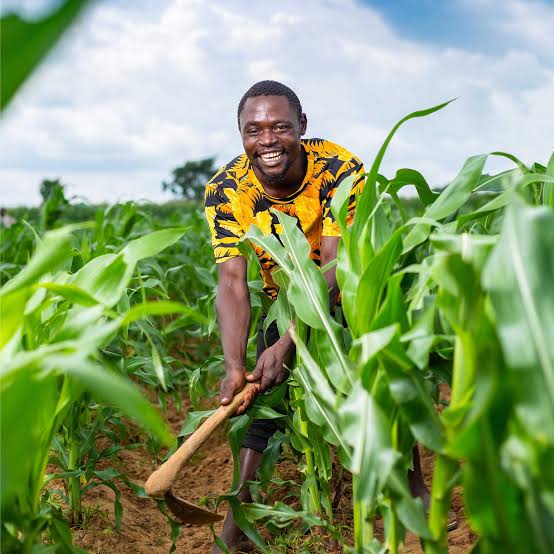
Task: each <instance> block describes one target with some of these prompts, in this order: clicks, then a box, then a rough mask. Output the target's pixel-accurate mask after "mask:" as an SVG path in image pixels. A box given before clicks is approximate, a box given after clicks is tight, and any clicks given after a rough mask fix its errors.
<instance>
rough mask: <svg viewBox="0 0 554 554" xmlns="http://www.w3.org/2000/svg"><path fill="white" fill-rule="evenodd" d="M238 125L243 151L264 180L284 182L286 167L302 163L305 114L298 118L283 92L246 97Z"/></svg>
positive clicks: (277, 183)
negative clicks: (273, 94) (280, 94)
mask: <svg viewBox="0 0 554 554" xmlns="http://www.w3.org/2000/svg"><path fill="white" fill-rule="evenodd" d="M239 126H240V134H241V137H242V144H243V145H244V151H245V152H246V155H247V156H248V159H249V160H250V162H251V163H252V165H253V166H254V168H255V169H257V170H258V172H259V173H261V175H262V176H263V178H264V180H265V181H266V183H267V184H270V185H279V184H281V183H284V182H285V180H286V176H287V172H288V171H289V169H290V168H291V167H293V166H300V165H301V164H302V163H303V161H302V145H301V143H300V137H301V136H302V135H303V134H304V133H305V132H306V115H305V114H302V116H301V117H300V119H299V118H298V115H297V113H296V111H295V110H294V108H293V107H292V106H291V105H290V104H289V101H288V99H287V97H286V96H255V97H253V98H248V100H246V102H245V103H244V108H243V110H242V112H241V114H240V118H239Z"/></svg>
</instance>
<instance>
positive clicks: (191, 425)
mask: <svg viewBox="0 0 554 554" xmlns="http://www.w3.org/2000/svg"><path fill="white" fill-rule="evenodd" d="M216 410H217V408H214V409H213V410H199V411H197V412H188V413H187V417H186V418H185V421H184V422H183V425H182V427H181V430H180V431H179V436H180V437H185V436H186V435H190V434H191V433H194V431H196V429H198V427H200V424H201V423H202V420H203V419H204V418H206V417H210V416H211V415H212V414H213V413H215V411H216Z"/></svg>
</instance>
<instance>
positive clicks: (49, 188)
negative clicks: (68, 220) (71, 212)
mask: <svg viewBox="0 0 554 554" xmlns="http://www.w3.org/2000/svg"><path fill="white" fill-rule="evenodd" d="M39 190H40V195H41V196H42V205H41V207H40V225H41V228H42V229H43V230H44V231H46V230H47V229H51V228H52V227H54V225H55V223H56V221H58V219H59V218H60V216H61V215H62V213H63V210H64V208H65V206H67V205H68V204H69V202H68V201H67V198H66V197H65V191H64V185H63V184H62V183H61V181H60V180H59V179H52V180H51V179H44V180H43V181H42V182H41V183H40V189H39Z"/></svg>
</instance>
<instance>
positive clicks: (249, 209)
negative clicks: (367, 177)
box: [205, 139, 364, 298]
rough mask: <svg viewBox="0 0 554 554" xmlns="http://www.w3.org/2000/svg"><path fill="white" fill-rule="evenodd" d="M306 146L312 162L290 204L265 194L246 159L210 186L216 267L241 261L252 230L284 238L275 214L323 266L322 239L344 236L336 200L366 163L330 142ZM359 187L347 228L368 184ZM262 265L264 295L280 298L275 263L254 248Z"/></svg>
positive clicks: (219, 174)
mask: <svg viewBox="0 0 554 554" xmlns="http://www.w3.org/2000/svg"><path fill="white" fill-rule="evenodd" d="M302 145H303V147H304V149H305V151H306V154H307V157H308V168H307V170H306V176H305V177H304V181H303V182H302V185H301V186H300V188H299V189H298V190H297V191H296V192H294V193H293V194H291V195H290V196H288V197H286V198H275V197H273V196H270V195H269V194H267V193H266V192H265V190H264V189H263V187H262V185H261V183H260V182H259V181H258V178H257V177H256V175H255V174H254V170H253V168H252V165H251V164H250V162H249V160H248V158H247V157H246V154H242V155H241V156H238V157H236V158H235V159H234V160H232V161H231V162H229V163H228V164H227V165H225V166H223V167H222V168H221V169H220V170H219V171H218V172H217V173H216V174H215V175H214V176H213V177H212V179H211V180H210V181H209V182H208V184H207V185H206V196H205V211H206V218H207V220H208V224H209V226H210V231H211V235H212V245H213V248H214V254H215V261H216V263H223V262H225V261H227V260H230V259H231V258H234V257H236V256H239V255H240V253H239V250H238V248H237V244H238V242H239V240H240V238H241V237H242V236H243V235H244V234H245V233H246V232H247V231H248V228H249V227H250V225H252V224H254V225H257V226H258V227H259V228H260V230H261V231H262V232H263V233H265V234H270V233H271V234H273V235H275V236H276V237H277V238H279V234H280V225H279V222H278V220H277V218H276V217H275V216H274V215H273V214H272V213H271V212H270V209H271V208H274V209H276V210H279V211H281V212H284V213H286V214H287V215H290V216H292V217H295V218H296V219H297V221H298V223H297V224H298V226H299V227H300V228H301V229H302V231H303V232H304V235H305V236H306V238H307V239H308V241H309V243H310V246H311V258H312V259H313V260H315V261H316V263H318V264H319V257H320V244H321V237H322V236H324V237H336V236H340V230H339V226H338V224H337V223H336V222H335V219H334V217H333V214H332V213H331V199H332V198H333V196H334V194H335V191H336V189H337V186H338V185H339V184H340V182H341V181H342V180H343V179H344V178H345V177H347V176H349V175H352V174H353V173H358V174H361V173H363V172H364V167H363V164H362V162H361V161H360V160H359V159H358V158H357V157H356V156H354V155H353V154H352V153H350V152H348V150H345V149H344V148H342V147H341V146H339V145H338V144H335V143H333V142H330V141H328V140H321V139H306V140H302ZM363 181H364V179H363V177H361V176H360V178H359V179H357V180H356V181H355V183H354V186H353V188H352V193H351V196H350V202H349V207H348V223H350V222H351V220H352V218H353V217H354V208H355V202H356V192H357V191H358V189H360V187H361V186H362V184H363ZM253 247H254V250H255V251H256V254H257V255H258V259H259V261H260V265H261V267H262V279H263V281H264V291H265V292H266V294H268V295H269V296H270V297H271V298H276V297H277V291H278V287H277V285H276V284H275V283H274V282H273V279H272V278H271V272H272V270H273V269H274V268H275V267H276V263H275V262H274V261H273V259H272V258H271V256H270V255H269V254H268V253H267V252H265V251H264V250H263V249H262V248H260V247H258V246H256V245H253Z"/></svg>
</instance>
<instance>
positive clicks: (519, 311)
mask: <svg viewBox="0 0 554 554" xmlns="http://www.w3.org/2000/svg"><path fill="white" fill-rule="evenodd" d="M553 229H554V213H553V212H552V210H550V209H548V208H546V207H542V208H534V207H525V206H522V205H520V204H518V205H514V206H511V207H510V208H508V210H507V212H506V218H505V220H504V225H503V227H502V233H501V235H500V239H499V242H498V245H497V247H496V249H495V250H494V252H493V253H492V255H491V257H490V259H489V262H488V264H487V266H486V268H485V271H484V274H483V285H484V287H485V288H486V289H487V290H489V291H490V294H491V299H492V303H493V306H494V310H495V313H496V318H497V323H498V332H499V336H500V341H501V343H502V349H503V351H504V356H505V359H506V363H507V364H508V367H509V368H510V380H511V383H512V386H513V389H514V393H515V394H516V397H517V399H518V402H517V404H516V406H515V409H516V411H517V413H518V415H519V419H520V423H521V425H523V426H524V427H525V428H526V429H527V432H528V433H529V434H530V435H531V436H534V437H536V438H537V440H538V441H540V442H542V441H548V442H549V443H550V444H552V443H553V442H554V424H553V422H554V341H553V340H552V329H554V289H553V288H552V286H550V284H551V283H554V257H553V256H552V253H553V252H554V232H553Z"/></svg>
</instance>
